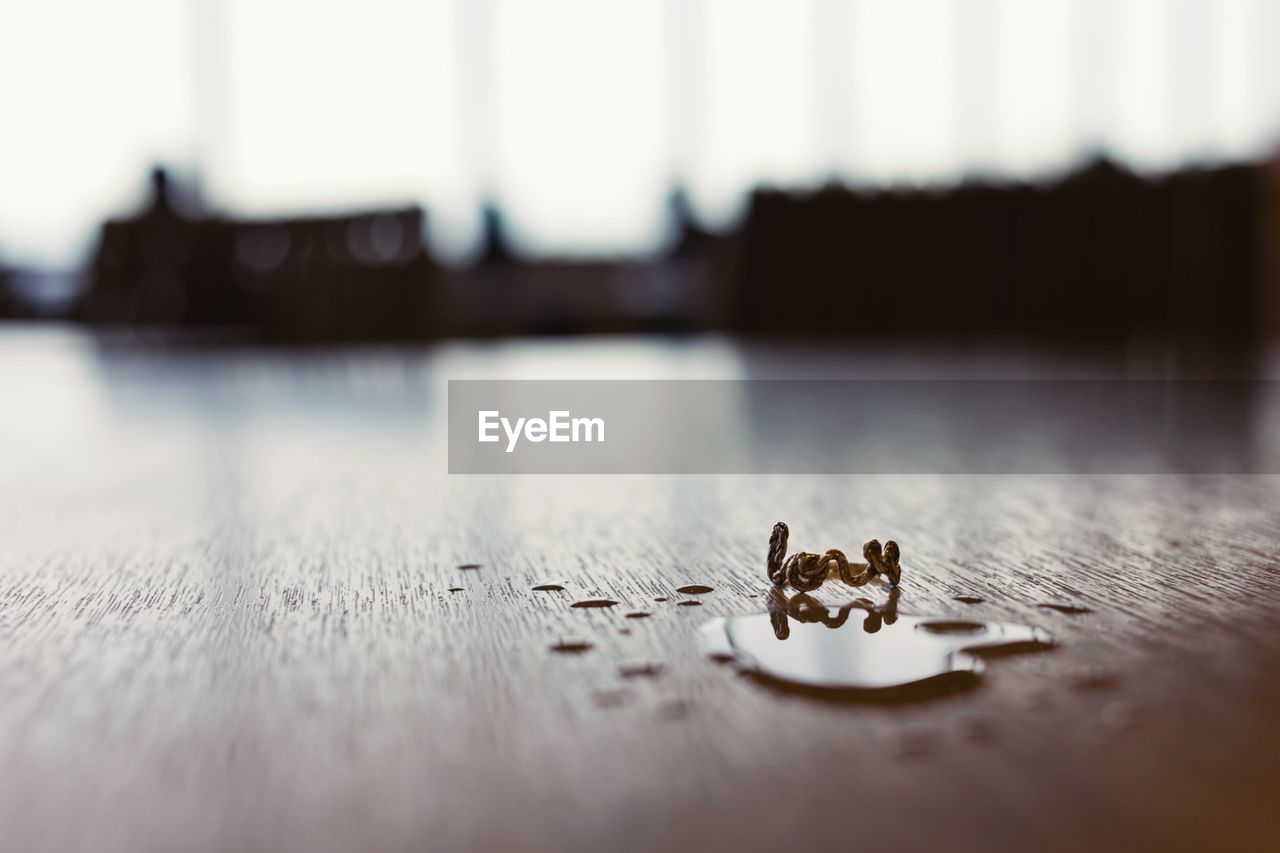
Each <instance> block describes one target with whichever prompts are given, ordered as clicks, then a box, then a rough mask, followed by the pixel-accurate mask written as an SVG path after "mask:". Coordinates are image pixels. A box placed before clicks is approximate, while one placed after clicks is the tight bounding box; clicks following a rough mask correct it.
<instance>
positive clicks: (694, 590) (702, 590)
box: [676, 583, 713, 595]
mask: <svg viewBox="0 0 1280 853" xmlns="http://www.w3.org/2000/svg"><path fill="white" fill-rule="evenodd" d="M712 591H713V590H712V588H711V587H709V586H703V585H702V584H700V583H691V584H688V585H686V586H682V587H677V588H676V592H683V593H684V594H685V595H705V594H706V593H708V592H712Z"/></svg>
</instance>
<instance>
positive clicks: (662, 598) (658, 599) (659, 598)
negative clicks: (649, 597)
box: [654, 596, 667, 601]
mask: <svg viewBox="0 0 1280 853" xmlns="http://www.w3.org/2000/svg"><path fill="white" fill-rule="evenodd" d="M666 600H667V599H666V598H665V597H663V596H659V597H658V598H655V599H654V601H666Z"/></svg>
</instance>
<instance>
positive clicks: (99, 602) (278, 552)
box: [0, 330, 1280, 851]
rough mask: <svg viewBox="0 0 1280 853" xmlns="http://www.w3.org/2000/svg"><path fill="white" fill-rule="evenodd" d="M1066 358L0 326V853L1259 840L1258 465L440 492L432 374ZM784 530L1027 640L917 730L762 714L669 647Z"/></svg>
mask: <svg viewBox="0 0 1280 853" xmlns="http://www.w3.org/2000/svg"><path fill="white" fill-rule="evenodd" d="M1037 358H1038V359H1039V357H1037ZM1029 364H1030V365H1032V367H1028V365H1029ZM1081 364H1085V367H1082V368H1080V365H1081ZM1036 365H1039V366H1038V367H1036ZM1077 368H1080V369H1082V370H1085V371H1086V372H1087V371H1088V370H1090V369H1092V368H1090V367H1088V365H1087V363H1082V362H1077V361H1073V360H1072V359H1071V358H1065V359H1051V358H1050V359H1039V360H1032V361H1030V362H1029V361H1028V360H1027V359H1026V358H1025V357H1023V356H1016V357H1015V356H1012V355H1009V354H1005V355H996V356H986V355H983V356H982V357H978V356H976V355H973V354H970V355H968V356H964V355H963V354H962V355H961V356H959V357H957V356H955V355H954V354H951V355H947V354H943V353H930V352H928V351H914V352H913V351H903V352H901V353H897V354H889V355H884V354H869V353H866V352H849V353H841V354H839V355H830V354H826V355H818V354H814V353H805V352H803V351H798V350H793V349H788V348H778V347H754V348H742V347H739V346H736V345H733V344H730V343H727V342H724V341H719V340H706V341H694V342H686V343H662V342H652V341H642V340H636V341H617V340H615V341H609V340H595V341H590V340H589V341H578V342H564V343H525V344H501V345H490V346H464V345H459V344H455V345H447V346H441V347H438V348H436V349H433V350H427V351H408V352H406V351H396V350H378V349H371V350H355V351H348V352H310V353H295V352H287V351H251V350H241V349H230V348H222V347H203V346H198V345H188V346H183V347H174V346H171V345H161V344H149V345H138V344H121V343H118V342H116V343H112V342H104V341H94V340H91V339H89V338H86V337H83V336H80V335H78V334H75V333H71V332H59V331H54V332H48V331H45V332H34V333H33V332H23V333H18V332H14V331H12V330H10V331H7V332H4V333H3V334H0V391H2V393H3V395H4V397H3V399H4V403H3V406H4V417H3V423H2V424H0V486H2V488H0V850H5V851H44V850H48V851H72V850H104V851H115V850H120V851H137V850H154V851H169V850H178V849H181V850H184V851H206V850H209V851H212V850H228V851H231V850H234V851H258V850H261V851H269V850H283V849H300V850H303V849H305V850H321V851H327V850H332V851H347V850H365V849H368V850H450V851H452V850H475V851H489V850H537V851H543V850H545V851H565V850H581V851H600V850H650V849H679V850H685V849H687V850H703V849H727V850H735V851H736V850H783V849H807V850H821V849H872V850H894V849H927V850H934V849H940V848H942V849H974V850H989V849H1010V850H1029V849H1036V850H1042V849H1049V850H1057V849H1061V850H1080V849H1139V848H1140V849H1185V850H1205V849H1217V850H1221V849H1241V850H1244V849H1253V850H1274V849H1277V844H1280V834H1278V833H1280V569H1278V568H1277V556H1278V555H1280V514H1278V513H1277V507H1280V478H1276V477H1268V476H1200V477H1185V476H1129V475H1117V476H1033V475H1027V476H948V477H941V476H912V477H888V476H878V477H803V478H801V477H794V476H771V477H743V476H708V477H675V476H672V477H662V476H644V477H639V476H635V477H590V476H583V477H549V476H548V477H537V476H529V477H458V476H455V477H450V476H448V475H446V474H445V473H443V472H444V470H445V459H444V446H445V445H444V440H445V436H444V434H443V409H442V407H443V405H444V380H445V379H446V378H449V377H461V376H470V377H493V376H501V377H517V376H555V377H557V378H568V377H573V376H586V375H591V376H606V377H607V376H622V375H626V376H643V377H666V376H672V377H682V378H689V377H692V376H702V377H707V378H717V377H722V376H734V375H752V376H755V375H775V376H776V375H814V374H821V375H876V376H883V375H930V376H936V375H941V374H944V373H950V374H956V375H958V374H965V375H992V374H1000V375H1008V374H1009V373H1010V372H1012V373H1015V374H1016V373H1018V371H1025V370H1032V369H1040V370H1045V371H1049V372H1053V371H1060V370H1065V371H1067V372H1070V371H1071V370H1075V369H1077ZM780 519H781V520H785V521H787V522H788V523H789V524H790V525H791V530H792V541H793V544H794V546H795V547H797V548H809V549H818V550H821V549H824V548H826V547H833V546H840V547H845V548H846V549H847V550H851V551H856V550H857V545H858V543H860V542H862V541H863V540H864V539H867V538H870V537H872V536H878V537H880V538H882V539H883V538H889V537H892V538H896V539H897V540H899V541H900V542H901V543H902V545H903V549H904V560H903V564H904V567H905V579H904V586H903V592H902V597H901V601H900V605H899V606H900V609H901V610H902V611H903V612H906V613H924V614H940V615H948V616H957V617H965V618H973V617H978V618H993V619H1001V620H1006V621H1017V622H1025V623H1030V624H1035V625H1039V626H1042V627H1045V628H1047V629H1049V630H1051V631H1052V632H1053V633H1054V634H1055V635H1056V637H1057V638H1058V640H1059V646H1058V647H1057V648H1055V649H1053V650H1051V651H1047V652H1041V653H1037V654H1025V655H1015V656H1005V657H1000V658H998V659H995V660H992V661H990V664H989V667H988V670H987V673H986V674H985V676H984V679H983V683H982V684H981V686H980V687H978V688H976V689H974V690H971V691H968V692H966V693H963V694H960V695H956V696H952V697H949V698H946V699H942V700H938V701H933V702H925V703H921V704H910V705H876V704H858V703H854V704H845V703H827V702H818V701H814V700H811V699H809V698H806V697H803V696H798V695H792V694H788V693H785V692H779V691H776V690H771V689H768V688H766V687H763V686H761V685H760V684H757V683H756V682H754V681H752V680H750V679H748V678H745V677H742V676H740V675H737V674H735V673H734V672H733V671H732V670H730V669H728V668H725V667H721V666H717V665H716V664H714V663H712V662H711V661H709V660H708V659H706V658H705V657H704V655H703V654H702V653H701V652H700V651H699V649H698V647H697V645H696V641H695V640H696V638H695V634H696V630H697V628H698V627H699V626H700V625H701V624H703V623H704V622H705V621H706V620H708V619H710V618H712V617H715V616H726V615H731V614H739V613H749V612H754V611H759V610H762V609H763V599H762V593H763V592H764V591H765V584H764V582H763V580H762V567H763V557H764V549H765V543H766V540H767V537H768V533H769V530H770V528H771V526H772V524H773V523H774V522H775V521H777V520H780ZM465 563H478V564H480V565H481V568H479V569H478V570H460V569H458V568H457V566H459V565H460V564H465ZM544 583H556V584H561V585H563V586H565V587H566V591H565V592H535V591H533V590H532V589H531V588H532V587H533V586H535V585H538V584H544ZM686 583H702V584H708V585H710V586H712V587H714V591H713V592H711V593H709V594H705V595H700V596H696V598H697V599H698V600H700V601H701V602H702V606H700V607H693V606H678V604H677V602H679V601H680V600H682V599H687V598H691V597H692V596H685V595H681V594H679V593H676V592H675V588H676V587H678V586H680V585H682V584H686ZM871 594H872V595H873V596H882V595H883V593H882V592H881V591H873V592H872V593H871ZM962 594H972V595H976V596H980V597H982V598H984V599H985V601H984V602H983V603H981V604H976V605H967V604H964V603H961V602H958V601H956V600H955V599H954V596H956V595H962ZM819 595H822V592H820V593H819ZM595 597H600V598H608V599H613V600H617V601H619V602H621V604H620V605H619V606H617V607H613V608H609V609H573V608H571V607H570V606H569V604H570V603H571V602H572V601H576V600H580V599H585V598H595ZM658 598H666V599H668V600H667V601H661V602H660V601H656V600H655V599H658ZM1043 603H1069V604H1074V605H1080V606H1083V607H1087V608H1089V610H1090V611H1091V612H1089V613H1082V614H1076V615H1070V614H1066V613H1060V612H1057V611H1053V610H1048V609H1044V608H1041V607H1039V606H1038V605H1040V604H1043ZM631 611H646V612H649V613H651V614H652V615H651V616H650V617H649V618H646V619H628V618H626V615H625V614H626V613H627V612H631ZM561 641H582V642H586V643H590V644H592V648H591V649H590V650H589V651H587V652H585V653H582V654H577V655H568V654H557V653H553V652H552V651H550V650H549V647H550V646H552V645H554V644H556V643H558V642H561ZM644 665H653V667H654V668H655V669H656V674H650V675H634V674H633V675H632V677H626V676H625V675H624V668H629V667H642V666H644Z"/></svg>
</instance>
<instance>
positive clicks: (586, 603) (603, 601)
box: [569, 598, 618, 607]
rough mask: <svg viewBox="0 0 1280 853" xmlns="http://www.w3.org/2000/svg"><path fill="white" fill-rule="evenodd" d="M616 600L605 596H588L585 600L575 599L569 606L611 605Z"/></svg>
mask: <svg viewBox="0 0 1280 853" xmlns="http://www.w3.org/2000/svg"><path fill="white" fill-rule="evenodd" d="M617 603H618V602H616V601H610V600H609V599H607V598H588V599H587V600H585V601H575V602H574V603H573V604H570V605H569V606H570V607H613V606H614V605H615V604H617Z"/></svg>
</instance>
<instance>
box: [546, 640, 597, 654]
mask: <svg viewBox="0 0 1280 853" xmlns="http://www.w3.org/2000/svg"><path fill="white" fill-rule="evenodd" d="M550 648H551V651H553V652H556V653H558V654H562V655H580V654H582V653H583V652H589V651H591V649H593V648H595V647H594V646H593V645H592V644H591V643H584V642H576V641H569V642H565V641H561V642H559V643H556V644H555V645H554V646H551V647H550Z"/></svg>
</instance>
